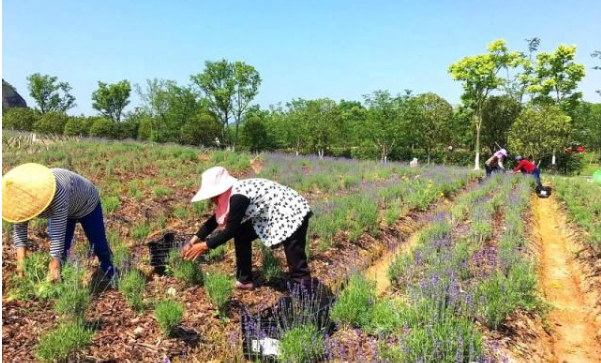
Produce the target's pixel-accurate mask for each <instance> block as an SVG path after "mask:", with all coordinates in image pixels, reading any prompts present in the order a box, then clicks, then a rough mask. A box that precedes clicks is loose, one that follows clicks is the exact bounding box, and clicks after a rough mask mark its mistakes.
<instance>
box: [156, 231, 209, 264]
mask: <svg viewBox="0 0 601 363" xmlns="http://www.w3.org/2000/svg"><path fill="white" fill-rule="evenodd" d="M191 237H192V235H191V234H176V233H175V232H166V233H165V234H163V236H162V237H160V238H157V239H155V240H152V241H150V242H148V243H147V245H148V250H149V252H150V266H152V267H153V268H154V270H155V271H156V272H158V273H160V274H163V273H165V270H166V269H167V266H168V265H169V253H171V251H172V250H177V251H181V250H182V248H183V247H184V246H185V245H186V243H188V241H189V240H190V238H191ZM199 262H204V259H203V258H202V257H201V258H199Z"/></svg>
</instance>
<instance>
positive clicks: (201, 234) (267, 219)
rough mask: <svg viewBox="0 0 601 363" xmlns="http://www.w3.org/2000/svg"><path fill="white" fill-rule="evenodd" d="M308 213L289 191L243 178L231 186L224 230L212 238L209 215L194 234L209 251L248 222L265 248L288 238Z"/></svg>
mask: <svg viewBox="0 0 601 363" xmlns="http://www.w3.org/2000/svg"><path fill="white" fill-rule="evenodd" d="M310 212H311V208H310V207H309V204H308V203H307V201H306V200H305V198H303V197H302V196H301V195H300V194H298V193H297V192H296V191H294V190H293V189H291V188H288V187H286V186H284V185H281V184H278V183H276V182H274V181H271V180H266V179H258V178H257V179H245V180H240V181H238V182H237V183H236V184H235V185H234V186H233V187H232V194H231V197H230V210H229V216H228V219H227V224H226V228H225V230H224V231H223V232H221V233H219V234H217V235H216V236H213V237H209V238H207V236H208V235H209V234H210V233H211V232H213V231H214V230H215V228H216V227H217V222H216V220H215V215H213V216H212V217H211V218H210V219H209V220H208V221H207V222H206V223H205V224H204V225H203V226H202V227H201V228H200V230H199V231H198V233H197V234H196V235H197V236H198V238H200V239H201V240H204V239H205V238H207V240H206V242H207V245H208V246H209V247H210V248H215V247H218V246H219V245H221V244H223V243H225V242H227V241H228V240H229V239H230V238H232V237H234V235H235V233H236V231H237V229H238V227H239V226H240V225H241V224H242V223H244V222H247V221H251V223H252V225H253V229H254V230H255V232H256V234H257V236H258V237H259V238H260V239H261V241H262V242H263V243H264V244H265V245H266V246H274V245H277V244H279V243H282V242H284V240H286V239H287V238H288V237H290V236H291V235H292V234H293V233H294V232H295V231H296V230H297V229H298V228H299V227H300V226H301V225H302V224H303V221H304V220H305V217H306V216H307V215H308V214H309V213H310Z"/></svg>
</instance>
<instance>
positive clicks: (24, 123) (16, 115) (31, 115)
mask: <svg viewBox="0 0 601 363" xmlns="http://www.w3.org/2000/svg"><path fill="white" fill-rule="evenodd" d="M39 118H40V115H39V114H38V113H37V112H36V111H34V110H32V109H30V108H24V107H15V108H11V109H9V110H8V111H6V113H5V114H4V115H2V128H4V129H10V130H21V131H32V130H33V125H34V124H35V123H36V122H37V121H38V119H39Z"/></svg>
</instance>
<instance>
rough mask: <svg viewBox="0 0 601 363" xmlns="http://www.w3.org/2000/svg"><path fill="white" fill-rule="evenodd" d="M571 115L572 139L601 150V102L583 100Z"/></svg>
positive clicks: (577, 142) (576, 142)
mask: <svg viewBox="0 0 601 363" xmlns="http://www.w3.org/2000/svg"><path fill="white" fill-rule="evenodd" d="M570 116H571V117H572V127H573V132H572V141H573V142H574V143H575V144H584V145H586V146H587V147H588V148H590V149H594V150H597V151H598V152H601V103H588V102H582V103H581V104H580V105H578V107H576V109H574V110H573V112H572V114H571V115H570Z"/></svg>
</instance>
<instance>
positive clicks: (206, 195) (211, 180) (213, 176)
mask: <svg viewBox="0 0 601 363" xmlns="http://www.w3.org/2000/svg"><path fill="white" fill-rule="evenodd" d="M237 181H238V179H236V178H234V177H233V176H231V175H230V173H228V171H227V170H226V169H225V168H224V167H222V166H215V167H212V168H210V169H207V170H206V171H205V172H204V173H202V176H201V182H200V189H199V190H198V193H196V195H195V196H194V198H192V203H194V202H200V201H201V200H207V199H211V198H213V197H216V196H218V195H220V194H222V193H224V192H225V191H227V190H228V189H229V188H231V187H232V186H234V184H236V182H237Z"/></svg>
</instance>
